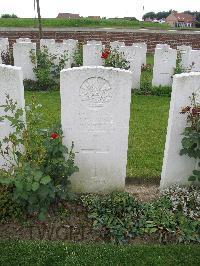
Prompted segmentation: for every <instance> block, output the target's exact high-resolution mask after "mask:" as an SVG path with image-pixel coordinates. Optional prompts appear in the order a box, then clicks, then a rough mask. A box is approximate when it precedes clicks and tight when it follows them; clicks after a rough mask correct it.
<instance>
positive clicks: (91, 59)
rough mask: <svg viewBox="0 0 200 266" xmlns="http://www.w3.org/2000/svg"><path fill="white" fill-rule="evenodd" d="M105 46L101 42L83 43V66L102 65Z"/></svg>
mask: <svg viewBox="0 0 200 266" xmlns="http://www.w3.org/2000/svg"><path fill="white" fill-rule="evenodd" d="M102 51H103V46H102V45H100V44H85V45H83V66H102V65H103V59H102V58H101V55H102Z"/></svg>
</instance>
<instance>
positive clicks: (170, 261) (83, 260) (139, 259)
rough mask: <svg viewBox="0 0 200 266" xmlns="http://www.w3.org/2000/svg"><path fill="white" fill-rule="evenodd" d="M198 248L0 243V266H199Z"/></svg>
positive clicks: (21, 242)
mask: <svg viewBox="0 0 200 266" xmlns="http://www.w3.org/2000/svg"><path fill="white" fill-rule="evenodd" d="M199 253H200V246H195V245H191V246H187V245H185V246H184V245H166V246H158V245H152V246H140V245H138V246H134V245H132V246H131V245H127V246H115V245H111V244H102V245H100V244H98V245H97V244H93V245H92V244H67V243H61V242H42V241H37V242H31V241H29V242H28V241H27V242H23V241H5V242H4V241H3V242H0V265H5V266H7V265H9V266H12V265H23V266H26V265H28V266H32V265H34V266H36V265H39V266H40V265H48V266H51V265H52V266H56V265H60V266H65V265H77V266H78V265H95V266H98V265H136V266H137V265H139V266H142V265H148V266H149V265H160V266H168V265H176V266H177V265H187V266H196V265H199V260H200V256H199Z"/></svg>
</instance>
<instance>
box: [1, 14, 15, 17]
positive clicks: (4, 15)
mask: <svg viewBox="0 0 200 266" xmlns="http://www.w3.org/2000/svg"><path fill="white" fill-rule="evenodd" d="M1 18H18V16H17V15H15V14H12V15H10V14H2V15H1Z"/></svg>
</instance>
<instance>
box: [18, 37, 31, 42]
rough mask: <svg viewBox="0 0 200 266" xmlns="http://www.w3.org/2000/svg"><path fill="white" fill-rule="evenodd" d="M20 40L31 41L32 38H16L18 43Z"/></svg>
mask: <svg viewBox="0 0 200 266" xmlns="http://www.w3.org/2000/svg"><path fill="white" fill-rule="evenodd" d="M19 42H31V39H30V38H19V39H16V43H19Z"/></svg>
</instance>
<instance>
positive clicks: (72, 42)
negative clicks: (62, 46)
mask: <svg viewBox="0 0 200 266" xmlns="http://www.w3.org/2000/svg"><path fill="white" fill-rule="evenodd" d="M63 43H66V44H69V45H72V46H74V47H77V45H78V40H74V39H67V40H63Z"/></svg>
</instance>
